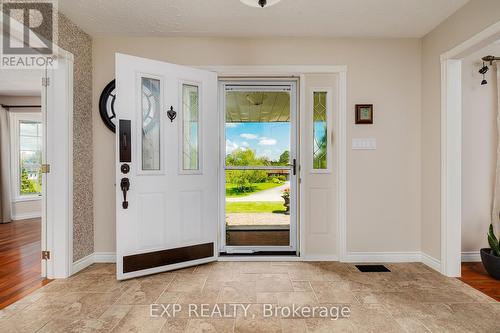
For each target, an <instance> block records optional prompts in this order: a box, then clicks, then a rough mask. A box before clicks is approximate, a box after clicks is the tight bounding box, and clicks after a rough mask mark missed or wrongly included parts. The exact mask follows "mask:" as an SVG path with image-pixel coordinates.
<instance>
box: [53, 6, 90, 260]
mask: <svg viewBox="0 0 500 333" xmlns="http://www.w3.org/2000/svg"><path fill="white" fill-rule="evenodd" d="M58 21H59V27H58V30H59V39H58V45H59V46H60V47H61V48H63V49H64V50H66V51H69V52H71V53H72V54H73V56H74V68H73V71H74V76H73V82H74V88H73V97H74V102H73V261H77V260H79V259H81V258H83V257H85V256H87V255H89V254H91V253H93V252H94V216H93V211H94V205H93V196H92V39H91V38H90V36H89V35H87V34H86V33H85V32H83V31H82V30H81V29H80V28H78V26H76V25H75V24H74V23H73V22H71V21H70V20H69V19H68V18H67V17H66V16H64V15H63V14H61V13H59V18H58Z"/></svg>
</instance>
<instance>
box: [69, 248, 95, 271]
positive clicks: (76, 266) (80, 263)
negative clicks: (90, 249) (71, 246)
mask: <svg viewBox="0 0 500 333" xmlns="http://www.w3.org/2000/svg"><path fill="white" fill-rule="evenodd" d="M93 263H94V254H93V253H92V254H89V255H88V256H86V257H83V258H82V259H80V260H77V261H75V262H74V263H73V264H72V265H71V275H73V274H76V273H78V272H79V271H81V270H82V269H84V268H87V267H89V266H90V265H92V264H93Z"/></svg>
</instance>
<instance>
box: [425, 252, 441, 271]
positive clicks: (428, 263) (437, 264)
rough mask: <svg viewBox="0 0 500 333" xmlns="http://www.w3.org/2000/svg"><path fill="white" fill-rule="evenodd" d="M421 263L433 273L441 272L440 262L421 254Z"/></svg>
mask: <svg viewBox="0 0 500 333" xmlns="http://www.w3.org/2000/svg"><path fill="white" fill-rule="evenodd" d="M421 256H422V263H423V264H424V265H426V266H429V267H430V268H432V269H433V270H435V271H438V272H441V260H438V259H436V258H434V257H432V256H430V255H428V254H427V253H424V252H422V253H421Z"/></svg>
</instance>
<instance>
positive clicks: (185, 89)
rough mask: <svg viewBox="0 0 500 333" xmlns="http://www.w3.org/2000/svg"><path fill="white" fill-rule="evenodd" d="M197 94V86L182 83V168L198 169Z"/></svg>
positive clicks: (198, 125)
mask: <svg viewBox="0 0 500 333" xmlns="http://www.w3.org/2000/svg"><path fill="white" fill-rule="evenodd" d="M199 110H200V105H199V95H198V87H197V86H193V85H189V84H183V85H182V123H183V124H182V168H183V169H184V170H198V169H199V127H200V123H199Z"/></svg>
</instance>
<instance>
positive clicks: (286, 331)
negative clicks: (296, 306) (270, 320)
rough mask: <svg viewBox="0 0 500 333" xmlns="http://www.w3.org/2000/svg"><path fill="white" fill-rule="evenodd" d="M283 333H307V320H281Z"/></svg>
mask: <svg viewBox="0 0 500 333" xmlns="http://www.w3.org/2000/svg"><path fill="white" fill-rule="evenodd" d="M281 332H283V333H306V332H307V324H306V320H305V319H281Z"/></svg>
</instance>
